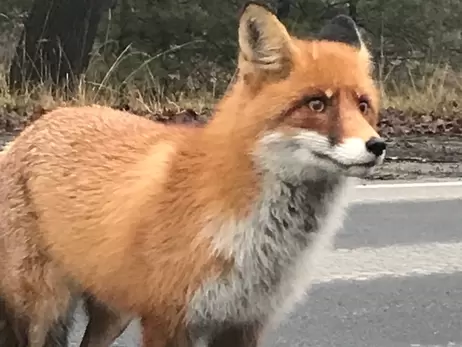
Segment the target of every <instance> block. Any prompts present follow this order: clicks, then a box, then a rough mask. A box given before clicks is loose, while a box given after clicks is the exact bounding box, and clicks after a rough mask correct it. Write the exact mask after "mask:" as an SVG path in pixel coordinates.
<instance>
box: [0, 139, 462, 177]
mask: <svg viewBox="0 0 462 347" xmlns="http://www.w3.org/2000/svg"><path fill="white" fill-rule="evenodd" d="M14 136H15V135H14V134H13V133H3V134H1V135H0V149H2V148H3V146H4V144H5V143H6V142H8V141H9V140H11V139H13V138H14ZM387 143H388V149H387V158H386V160H385V163H384V164H383V166H382V167H381V168H380V169H377V170H376V172H375V173H373V174H372V175H371V176H370V177H368V179H373V180H435V179H437V180H441V179H454V178H459V177H462V167H461V165H462V136H461V135H459V136H455V135H420V136H396V137H392V138H389V139H388V140H387Z"/></svg>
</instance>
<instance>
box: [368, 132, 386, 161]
mask: <svg viewBox="0 0 462 347" xmlns="http://www.w3.org/2000/svg"><path fill="white" fill-rule="evenodd" d="M366 149H367V151H368V152H370V153H372V154H374V155H375V156H376V157H380V156H381V155H383V154H384V153H385V150H386V149H387V144H386V143H385V140H383V139H382V138H380V137H376V136H373V137H371V138H370V139H369V140H367V141H366Z"/></svg>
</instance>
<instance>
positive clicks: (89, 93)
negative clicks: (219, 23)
mask: <svg viewBox="0 0 462 347" xmlns="http://www.w3.org/2000/svg"><path fill="white" fill-rule="evenodd" d="M123 54H125V56H124V55H123ZM129 54H132V53H126V52H125V53H122V55H120V56H119V57H114V59H113V61H112V63H111V65H107V63H106V61H104V59H103V58H102V55H98V54H94V55H93V59H92V62H91V63H90V67H89V69H88V73H87V74H86V76H84V77H82V78H81V79H80V82H79V83H78V87H77V90H76V92H75V93H74V94H73V95H72V96H71V97H69V96H67V95H64V94H62V93H60V92H57V93H55V94H54V95H53V94H52V92H51V88H49V87H48V86H47V85H46V84H42V85H39V86H35V87H33V88H29V89H28V90H27V91H26V92H22V93H21V94H16V95H11V94H10V93H9V92H8V88H7V82H6V76H7V69H6V65H5V64H1V63H0V107H2V106H7V107H8V108H9V109H15V108H18V107H19V108H24V107H26V108H29V107H34V106H36V105H39V106H41V107H43V108H45V109H52V108H55V107H56V106H64V105H88V104H100V105H106V106H111V107H124V108H128V109H130V110H133V111H138V112H140V113H144V114H146V113H149V114H156V113H161V112H162V111H163V110H165V109H169V110H172V111H180V110H184V109H188V108H189V109H193V110H194V111H195V112H197V113H198V114H204V113H207V112H209V111H210V109H211V108H212V107H213V105H214V103H215V102H216V100H217V98H218V97H219V96H220V95H217V93H216V92H215V91H214V90H211V91H210V90H209V91H207V90H204V91H200V92H197V91H196V92H195V93H194V94H191V93H177V94H176V95H166V93H165V92H164V91H163V89H162V87H161V86H160V84H159V82H158V80H157V79H156V77H155V74H154V73H153V72H152V70H150V68H149V66H150V65H149V64H148V63H147V62H148V61H149V62H151V61H152V60H153V58H155V57H148V58H146V60H144V61H141V63H140V64H139V66H138V67H136V68H133V70H132V71H131V72H128V73H127V71H126V70H125V71H124V72H123V73H118V72H119V71H118V70H119V69H121V68H122V65H123V64H122V62H123V61H124V60H126V59H128V58H129V57H128V56H129ZM125 69H126V67H125ZM119 75H122V76H125V77H124V78H123V79H119V78H117V76H119ZM140 76H142V77H140ZM120 85H125V87H126V88H124V91H123V92H121V91H120V88H118V86H120ZM379 86H380V88H381V91H382V100H383V103H382V105H383V107H384V108H388V107H392V108H396V109H399V110H404V111H405V110H413V111H415V112H417V113H431V112H437V113H441V112H443V113H446V112H447V113H450V114H455V115H458V114H459V112H458V104H459V101H460V100H462V74H461V73H457V72H455V71H453V70H452V69H451V68H450V67H449V66H448V65H439V66H434V65H420V66H418V67H417V68H415V67H414V68H413V69H411V68H408V69H407V70H406V71H405V73H404V74H403V72H402V70H401V73H400V74H399V76H398V74H396V73H393V71H391V72H390V73H389V74H388V75H387V76H384V77H382V80H381V81H379ZM2 113H3V112H2ZM2 113H0V117H2ZM446 116H447V115H446Z"/></svg>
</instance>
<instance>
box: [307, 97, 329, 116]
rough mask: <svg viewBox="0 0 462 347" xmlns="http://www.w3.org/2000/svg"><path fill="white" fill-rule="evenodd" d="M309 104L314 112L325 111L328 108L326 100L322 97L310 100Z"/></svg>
mask: <svg viewBox="0 0 462 347" xmlns="http://www.w3.org/2000/svg"><path fill="white" fill-rule="evenodd" d="M308 106H309V108H310V109H312V110H313V111H314V112H318V113H320V112H322V111H324V109H325V108H326V104H325V102H324V101H323V100H321V99H313V100H310V102H309V103H308Z"/></svg>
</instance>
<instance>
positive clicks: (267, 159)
mask: <svg viewBox="0 0 462 347" xmlns="http://www.w3.org/2000/svg"><path fill="white" fill-rule="evenodd" d="M371 70H372V63H371V61H370V56H369V52H368V50H367V48H366V46H365V44H364V43H363V41H362V38H361V35H360V33H359V31H358V28H357V26H356V24H355V22H354V21H353V20H352V19H351V18H349V17H348V16H344V15H339V16H337V17H335V18H333V19H332V20H331V21H330V22H329V23H328V24H326V25H325V27H324V28H323V29H322V30H321V31H320V33H319V35H317V37H315V38H311V39H306V40H303V39H299V38H295V37H293V36H291V35H290V34H289V33H288V31H287V30H286V28H285V27H284V25H283V24H282V23H281V22H280V21H279V20H278V19H277V17H276V16H275V15H274V14H273V13H272V12H271V11H270V10H269V9H267V8H266V7H264V6H262V5H259V4H257V3H253V2H250V3H248V4H247V5H246V6H245V7H244V9H243V11H242V12H241V15H240V21H239V63H238V71H239V74H238V78H237V81H236V84H235V86H234V87H233V92H232V95H235V94H238V95H239V97H238V98H231V99H234V100H237V101H233V102H234V103H235V105H234V108H235V112H236V113H237V114H238V115H237V116H236V117H237V118H238V119H237V120H236V121H235V122H234V124H233V127H236V126H237V127H238V128H239V131H240V132H241V133H242V132H246V133H248V134H251V136H252V137H253V138H254V139H255V138H256V139H257V142H256V144H255V142H254V144H255V145H254V146H253V147H254V148H251V149H250V150H251V151H252V153H253V155H254V156H255V157H256V159H257V162H258V164H259V165H260V166H261V167H262V169H263V170H268V171H272V172H273V173H274V174H277V175H284V176H292V177H301V176H302V178H304V179H309V178H316V177H320V176H324V175H326V174H332V173H333V174H341V175H345V176H357V177H361V176H364V175H366V174H368V173H369V171H370V170H371V168H373V167H374V166H376V165H378V164H380V163H381V162H382V161H383V159H384V156H385V142H384V141H383V140H382V139H381V138H380V137H379V135H378V134H377V132H376V123H377V119H378V109H379V94H378V91H377V89H376V86H375V84H374V81H373V79H372V77H371ZM230 101H231V100H230ZM235 129H236V128H235Z"/></svg>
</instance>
